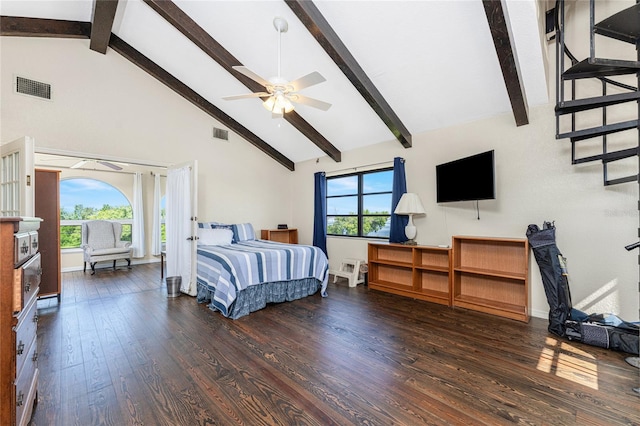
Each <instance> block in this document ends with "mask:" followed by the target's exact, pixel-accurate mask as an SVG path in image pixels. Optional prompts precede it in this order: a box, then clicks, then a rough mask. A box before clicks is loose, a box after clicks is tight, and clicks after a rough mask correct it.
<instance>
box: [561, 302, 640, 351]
mask: <svg viewBox="0 0 640 426" xmlns="http://www.w3.org/2000/svg"><path fill="white" fill-rule="evenodd" d="M565 326H566V328H565V331H566V336H567V339H569V340H576V341H578V342H582V343H586V344H587V345H591V346H599V347H601V348H606V349H613V350H615V351H621V352H627V353H630V354H635V355H638V353H639V352H640V326H638V324H636V323H631V322H627V321H623V320H621V319H620V318H618V317H617V316H615V315H609V316H606V317H605V316H604V315H601V314H593V315H587V314H585V313H584V312H581V311H579V310H577V309H573V310H572V311H571V320H568V321H566V322H565Z"/></svg>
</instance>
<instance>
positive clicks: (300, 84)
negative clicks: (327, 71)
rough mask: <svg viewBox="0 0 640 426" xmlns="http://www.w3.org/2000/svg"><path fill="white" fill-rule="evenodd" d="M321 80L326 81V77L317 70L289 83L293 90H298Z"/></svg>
mask: <svg viewBox="0 0 640 426" xmlns="http://www.w3.org/2000/svg"><path fill="white" fill-rule="evenodd" d="M323 81H327V79H325V78H324V77H323V76H322V75H321V74H320V73H319V72H317V71H314V72H312V73H310V74H307V75H305V76H303V77H300V78H299V79H297V80H293V81H292V82H290V83H289V85H291V86H292V87H293V91H294V92H298V91H300V90H302V89H304V88H305V87H309V86H313V85H315V84H318V83H322V82H323Z"/></svg>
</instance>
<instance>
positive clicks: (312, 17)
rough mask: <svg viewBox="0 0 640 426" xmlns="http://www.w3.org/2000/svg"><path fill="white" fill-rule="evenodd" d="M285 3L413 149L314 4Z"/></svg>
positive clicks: (404, 130)
mask: <svg viewBox="0 0 640 426" xmlns="http://www.w3.org/2000/svg"><path fill="white" fill-rule="evenodd" d="M285 3H287V5H288V6H289V8H290V9H291V10H292V11H293V13H295V15H296V16H297V17H298V19H300V21H301V22H302V23H303V24H304V26H305V27H307V29H308V30H309V32H310V33H311V35H313V36H314V37H315V39H316V40H317V41H318V43H320V46H322V48H323V49H324V50H325V52H327V54H328V55H329V56H330V57H331V59H333V61H334V62H335V63H336V65H337V66H338V67H339V68H340V70H341V71H342V72H343V73H344V75H345V76H347V78H348V79H349V81H351V84H353V86H354V87H355V88H356V89H357V90H358V92H360V94H361V95H362V97H363V98H364V99H365V100H366V101H367V103H368V104H369V105H370V106H371V108H373V110H374V111H375V112H376V114H378V116H379V117H380V118H381V119H382V121H383V122H384V124H386V126H387V127H388V128H389V130H391V133H393V135H394V136H395V137H396V139H398V141H400V143H401V144H402V146H404V147H405V148H411V133H409V130H407V128H406V127H405V125H404V124H403V123H402V121H400V118H399V117H398V116H397V115H396V113H395V112H394V111H393V109H392V108H391V106H390V105H389V104H388V103H387V101H386V100H385V99H384V97H383V96H382V94H381V93H380V92H379V91H378V89H377V88H376V86H375V85H374V84H373V82H372V81H371V80H370V79H369V77H368V76H367V74H366V73H365V72H364V70H363V69H362V67H361V66H360V64H359V63H358V61H356V59H355V58H354V57H353V55H351V52H349V49H347V47H346V46H345V45H344V43H343V42H342V40H340V37H338V35H337V34H336V32H335V31H334V30H333V28H331V25H329V22H327V20H326V19H325V18H324V16H323V15H322V13H320V10H318V8H317V7H316V5H315V4H313V2H312V1H311V0H285Z"/></svg>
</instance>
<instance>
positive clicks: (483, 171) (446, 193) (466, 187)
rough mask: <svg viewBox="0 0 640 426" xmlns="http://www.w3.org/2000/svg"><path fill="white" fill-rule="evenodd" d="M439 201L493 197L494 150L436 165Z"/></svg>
mask: <svg viewBox="0 0 640 426" xmlns="http://www.w3.org/2000/svg"><path fill="white" fill-rule="evenodd" d="M436 186H437V191H436V194H437V196H436V198H437V202H438V203H447V202H450V201H468V200H491V199H494V198H496V184H495V161H494V155H493V150H491V151H487V152H483V153H480V154H476V155H472V156H470V157H465V158H461V159H459V160H455V161H451V162H449V163H444V164H439V165H437V166H436Z"/></svg>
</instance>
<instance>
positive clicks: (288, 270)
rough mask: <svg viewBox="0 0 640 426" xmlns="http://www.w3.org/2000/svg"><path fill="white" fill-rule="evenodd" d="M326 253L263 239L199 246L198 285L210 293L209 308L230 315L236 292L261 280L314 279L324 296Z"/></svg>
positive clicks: (312, 248) (309, 247)
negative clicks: (319, 285)
mask: <svg viewBox="0 0 640 426" xmlns="http://www.w3.org/2000/svg"><path fill="white" fill-rule="evenodd" d="M328 270H329V264H328V260H327V257H326V255H325V254H324V252H323V251H322V250H320V249H319V248H318V247H314V246H306V245H298V244H284V243H278V242H274V241H266V240H250V241H241V242H238V243H233V244H229V245H222V246H198V272H197V274H198V278H197V279H198V287H201V286H205V287H206V288H207V289H208V290H209V291H210V294H212V297H211V304H210V305H209V306H210V307H211V308H212V309H216V310H219V311H220V312H221V313H222V314H223V315H224V316H229V314H230V312H231V310H232V308H233V303H234V302H235V301H236V298H237V297H238V294H239V292H241V291H243V290H245V289H246V288H247V287H249V286H252V285H257V284H263V283H274V282H282V281H291V280H299V279H304V278H315V279H317V280H318V282H319V283H321V294H322V296H323V297H325V296H326V290H327V282H328V278H329V272H328Z"/></svg>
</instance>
